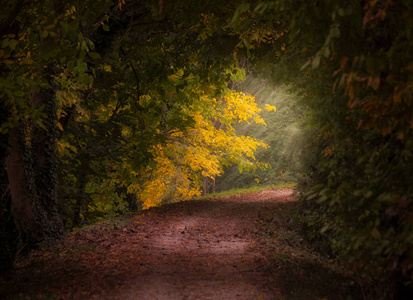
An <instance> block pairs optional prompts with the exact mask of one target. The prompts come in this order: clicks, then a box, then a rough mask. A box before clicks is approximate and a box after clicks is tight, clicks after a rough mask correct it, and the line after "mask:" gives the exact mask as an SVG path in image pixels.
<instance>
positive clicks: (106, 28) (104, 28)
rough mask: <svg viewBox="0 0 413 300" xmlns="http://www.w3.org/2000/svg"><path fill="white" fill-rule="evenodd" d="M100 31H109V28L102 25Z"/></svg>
mask: <svg viewBox="0 0 413 300" xmlns="http://www.w3.org/2000/svg"><path fill="white" fill-rule="evenodd" d="M102 29H103V30H104V31H109V30H110V28H109V26H108V25H106V24H103V25H102Z"/></svg>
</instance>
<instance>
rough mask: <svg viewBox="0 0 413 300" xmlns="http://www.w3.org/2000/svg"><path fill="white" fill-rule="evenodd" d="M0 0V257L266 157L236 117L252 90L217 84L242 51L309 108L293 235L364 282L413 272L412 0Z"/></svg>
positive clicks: (239, 68) (252, 107) (249, 111)
mask: <svg viewBox="0 0 413 300" xmlns="http://www.w3.org/2000/svg"><path fill="white" fill-rule="evenodd" d="M0 7H1V12H0V35H1V39H2V40H1V49H0V59H1V61H0V74H1V78H0V100H1V103H2V106H1V117H2V119H1V124H0V134H1V159H2V162H4V165H5V167H4V168H2V173H1V180H2V194H4V196H3V197H2V199H1V201H2V204H1V208H2V212H1V220H2V223H1V226H2V228H1V232H2V235H1V238H2V239H3V240H5V241H6V242H5V243H4V245H6V244H7V245H10V247H9V246H7V247H5V248H4V249H2V251H3V252H5V253H12V254H10V255H9V254H7V255H5V256H4V257H5V261H11V260H12V257H13V255H15V253H16V249H18V252H19V253H20V252H21V253H24V252H27V251H29V250H30V249H32V248H33V247H35V246H36V245H38V244H39V243H41V242H44V241H45V240H48V239H52V240H53V239H56V238H58V237H60V236H62V234H63V232H64V226H66V228H70V227H73V226H79V225H81V224H82V223H84V222H89V221H95V220H99V219H101V218H105V217H108V216H113V215H116V214H120V213H124V212H126V211H129V210H134V209H137V207H138V206H139V205H141V206H143V207H150V206H153V205H159V204H161V203H164V202H167V201H175V200H176V199H178V200H179V199H182V200H184V199H189V198H191V197H193V196H195V195H198V194H199V193H200V190H201V188H202V186H204V188H205V187H206V185H207V182H208V180H212V179H213V178H214V177H215V176H217V175H220V174H221V173H222V170H223V167H224V166H227V165H230V164H238V165H239V166H240V170H242V169H249V170H253V169H255V168H266V167H268V165H267V164H266V162H259V161H258V162H257V161H255V160H254V158H255V157H254V151H255V150H256V149H257V148H258V147H266V144H265V143H263V142H262V141H259V140H256V139H254V138H253V137H249V136H239V135H237V132H236V127H234V125H235V124H236V123H238V122H256V123H261V124H264V123H265V122H264V120H263V119H262V117H261V116H260V109H259V108H258V106H257V104H256V103H255V101H254V98H253V96H251V95H249V94H245V93H241V92H240V91H236V90H235V89H234V88H232V84H233V83H234V82H236V81H239V80H242V79H243V77H244V73H245V70H244V69H243V67H244V66H245V63H246V65H247V66H248V68H250V69H251V70H253V72H258V73H260V74H261V76H266V77H267V78H270V79H271V80H273V81H276V82H283V83H288V84H289V85H290V86H292V87H293V89H295V91H296V92H297V93H298V94H299V95H300V99H301V100H300V102H301V104H302V105H303V107H304V108H305V109H306V110H308V113H307V114H306V117H305V118H304V123H305V125H306V127H305V128H306V129H305V130H306V131H305V133H306V136H307V137H308V140H309V142H308V143H306V144H305V145H303V146H302V149H301V152H300V153H301V154H302V155H301V156H300V160H301V162H300V164H301V165H302V168H303V169H302V173H303V174H302V177H301V179H300V182H299V190H300V198H301V200H302V207H303V215H304V217H303V225H304V228H305V229H306V230H307V232H308V236H309V237H310V238H325V239H327V240H329V241H330V243H331V245H332V247H333V249H334V251H337V253H340V255H346V256H347V257H348V258H350V259H352V260H353V263H355V264H356V265H357V266H359V267H360V268H362V269H363V270H364V271H365V272H366V274H369V275H368V278H369V279H371V280H373V279H377V278H379V277H381V278H384V277H382V275H383V274H387V275H388V274H390V275H389V277H392V278H396V282H402V283H403V284H404V285H407V286H408V285H410V287H411V282H412V278H413V277H412V276H413V267H412V265H413V250H412V249H413V235H412V234H411V232H412V229H413V228H412V227H413V221H412V216H413V212H412V205H413V204H412V203H413V202H412V182H413V180H412V179H413V178H412V176H413V175H412V172H411V166H412V165H413V162H412V157H413V156H412V151H413V134H412V132H413V123H412V112H413V107H412V105H413V104H412V103H413V101H412V87H413V84H412V71H413V66H412V56H411V53H413V51H412V50H413V49H412V47H413V43H412V38H411V34H412V28H413V17H412V16H413V8H412V7H413V5H412V1H410V0H403V1H391V0H369V1H367V0H366V1H354V0H346V1H342V2H340V3H337V2H336V1H332V0H324V1H312V2H309V1H303V0H293V1H291V0H288V1H287V0H277V1H242V2H241V3H235V2H234V1H227V2H222V1H215V0H213V1H208V2H206V1H192V0H187V1H167V0H161V1H141V0H131V1H128V0H119V1H109V0H93V1H92V0H90V1H85V2H78V1H60V0H50V1H45V0H41V1H31V2H29V1H25V0H19V1H11V0H10V1H3V2H2V4H1V5H0ZM241 62H243V63H242V64H241ZM268 109H269V110H274V109H275V108H274V107H272V106H268ZM310 138H311V139H310ZM269 163H271V162H269ZM208 178H210V179H208ZM8 191H10V192H8ZM62 218H63V222H62ZM63 224H64V225H63ZM16 237H17V238H16ZM16 240H17V241H18V243H17V244H16V242H15V241H16ZM2 244H3V243H2ZM10 249H14V250H10ZM13 253H14V254H13ZM372 256H373V257H375V258H377V259H375V260H371V259H370V258H371V257H372ZM386 278H387V277H386ZM386 278H385V279H383V280H387V279H386Z"/></svg>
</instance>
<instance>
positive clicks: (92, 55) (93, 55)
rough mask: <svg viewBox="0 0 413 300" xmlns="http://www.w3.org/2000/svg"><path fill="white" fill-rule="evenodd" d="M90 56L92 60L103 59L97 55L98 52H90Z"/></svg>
mask: <svg viewBox="0 0 413 300" xmlns="http://www.w3.org/2000/svg"><path fill="white" fill-rule="evenodd" d="M88 54H89V56H90V57H91V58H93V59H99V58H101V57H100V54H99V53H97V52H89V53H88Z"/></svg>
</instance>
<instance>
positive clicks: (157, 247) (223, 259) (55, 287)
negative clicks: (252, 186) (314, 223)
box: [0, 189, 362, 299]
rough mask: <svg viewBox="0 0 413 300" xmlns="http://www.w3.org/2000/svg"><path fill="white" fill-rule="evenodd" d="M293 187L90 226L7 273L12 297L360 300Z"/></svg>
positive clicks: (4, 293)
mask: <svg viewBox="0 0 413 300" xmlns="http://www.w3.org/2000/svg"><path fill="white" fill-rule="evenodd" d="M292 192H293V191H292V189H274V190H267V191H261V192H254V193H247V194H239V195H235V196H224V197H219V198H210V199H202V200H194V201H188V202H180V203H174V204H169V205H164V206H162V207H158V208H154V209H149V210H146V211H142V212H140V213H135V214H130V215H129V216H128V217H126V219H125V218H124V219H123V220H121V219H117V220H112V221H110V222H104V223H100V224H98V225H94V226H90V227H86V228H83V229H81V230H79V231H77V232H74V233H73V234H72V235H71V236H69V237H68V238H67V239H65V240H64V241H62V243H60V244H59V245H55V246H53V247H48V248H44V249H42V250H38V251H35V252H33V253H32V254H31V255H30V256H29V257H28V258H27V259H25V260H23V261H21V262H19V263H18V264H17V265H16V267H15V269H14V270H12V271H10V272H8V273H5V274H2V275H1V276H0V298H4V299H361V298H362V296H361V292H360V289H359V288H358V285H357V283H355V282H354V280H352V279H351V277H352V275H351V274H347V275H345V274H346V272H344V271H343V268H342V267H341V266H340V265H339V264H338V263H337V262H335V261H334V259H331V258H330V257H328V256H327V255H326V254H322V253H320V251H317V249H316V248H315V246H314V245H310V244H308V243H307V242H305V241H304V240H303V239H302V237H301V236H300V234H299V232H298V230H297V225H295V221H294V219H293V218H292V215H293V213H294V211H295V208H296V207H297V204H298V203H297V201H296V198H295V197H294V196H293V194H292Z"/></svg>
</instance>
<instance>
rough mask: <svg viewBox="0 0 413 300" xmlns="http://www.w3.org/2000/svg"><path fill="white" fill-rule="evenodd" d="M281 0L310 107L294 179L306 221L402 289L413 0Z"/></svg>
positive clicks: (313, 231)
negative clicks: (300, 174)
mask: <svg viewBox="0 0 413 300" xmlns="http://www.w3.org/2000/svg"><path fill="white" fill-rule="evenodd" d="M282 5H284V9H285V10H286V15H290V16H292V19H291V24H290V28H289V36H290V43H289V44H288V45H287V47H286V48H287V49H286V53H285V54H286V55H285V56H284V59H283V60H282V61H283V62H284V63H287V65H289V66H292V69H293V70H297V65H296V63H297V61H298V62H300V61H302V59H305V60H306V61H307V63H303V64H302V65H301V66H302V67H301V74H302V75H304V76H302V77H301V78H302V79H299V80H298V82H296V83H297V85H298V86H299V87H300V88H302V90H303V102H304V103H305V104H306V105H307V106H308V107H309V108H310V114H309V115H308V118H307V121H306V122H307V123H308V125H309V126H310V127H309V129H310V130H309V132H308V135H309V137H311V138H312V140H309V143H308V144H307V145H305V147H303V151H304V153H305V156H304V160H303V162H302V163H303V164H304V165H305V166H306V168H305V169H306V174H305V175H306V176H305V177H304V178H303V180H302V182H301V184H300V189H301V195H302V202H303V207H304V208H306V212H305V214H306V216H307V218H306V228H307V231H308V233H309V235H310V236H312V237H314V238H316V237H318V238H321V237H325V238H327V239H329V240H330V242H331V245H332V247H333V249H334V250H335V251H337V253H340V254H341V255H345V256H346V257H347V258H349V259H350V260H351V261H353V263H354V265H355V266H357V267H358V268H360V269H361V270H362V271H363V272H365V273H364V275H363V276H366V280H371V281H372V280H381V281H382V282H386V281H387V280H389V279H392V280H395V281H396V282H398V283H397V284H400V286H396V287H394V286H393V288H395V290H394V291H393V292H394V293H399V294H398V296H399V297H404V296H403V293H405V292H406V290H407V291H408V290H409V288H410V290H411V289H412V287H411V284H412V280H413V268H412V261H413V256H412V249H413V248H412V247H413V243H412V236H411V234H410V233H411V232H412V229H413V228H412V226H413V222H412V221H411V214H412V211H411V209H412V187H411V182H413V178H412V174H411V172H410V169H411V167H410V166H411V165H412V163H413V161H412V155H411V153H412V150H413V149H412V146H413V143H412V141H413V133H412V130H413V128H412V126H411V124H410V123H409V122H410V121H408V120H410V119H411V118H410V112H411V109H412V106H411V105H412V101H411V99H412V70H411V57H410V53H411V52H412V50H413V49H412V48H413V47H412V46H413V43H412V39H411V29H412V18H411V11H412V3H411V1H404V2H397V3H395V2H390V1H365V2H356V1H345V2H343V3H340V4H337V3H335V2H333V1H323V2H319V3H318V5H313V3H307V2H304V1H293V3H291V4H290V3H288V2H287V1H277V2H275V3H273V2H271V3H269V2H268V6H269V7H271V9H275V8H280V7H281V6H282ZM298 7H299V9H297V8H298ZM269 9H270V8H269ZM399 12H400V13H399ZM402 12H403V13H402ZM265 18H267V16H265ZM396 53H397V54H396ZM289 57H296V59H297V61H295V62H288V61H287V58H289ZM310 66H311V68H310ZM295 74H297V75H298V74H299V73H295ZM403 285H404V286H407V288H403V287H402V286H403ZM382 286H383V287H387V288H390V287H391V284H388V282H387V284H385V285H382ZM407 293H408V292H407Z"/></svg>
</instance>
